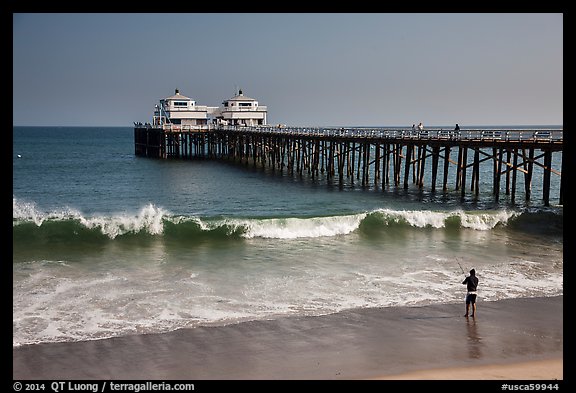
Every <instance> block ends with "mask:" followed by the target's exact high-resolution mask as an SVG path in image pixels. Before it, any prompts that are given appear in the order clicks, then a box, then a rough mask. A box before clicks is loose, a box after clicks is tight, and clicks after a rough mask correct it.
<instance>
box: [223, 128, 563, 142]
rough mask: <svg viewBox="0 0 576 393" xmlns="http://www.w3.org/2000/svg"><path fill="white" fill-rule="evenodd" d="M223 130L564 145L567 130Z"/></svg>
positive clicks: (362, 137) (344, 136) (340, 136)
mask: <svg viewBox="0 0 576 393" xmlns="http://www.w3.org/2000/svg"><path fill="white" fill-rule="evenodd" d="M216 130H220V131H230V132H234V131H239V132H257V133H266V134H270V133H273V134H287V135H293V136H298V137H301V136H313V137H330V138H334V137H337V138H346V137H349V138H361V139H402V140H451V141H482V142H494V141H506V142H527V141H534V142H550V143H562V142H563V139H564V136H563V130H558V129H524V130H495V129H470V130H459V131H456V130H443V129H429V130H412V129H393V128H333V127H286V126H282V127H278V126H225V125H220V126H216Z"/></svg>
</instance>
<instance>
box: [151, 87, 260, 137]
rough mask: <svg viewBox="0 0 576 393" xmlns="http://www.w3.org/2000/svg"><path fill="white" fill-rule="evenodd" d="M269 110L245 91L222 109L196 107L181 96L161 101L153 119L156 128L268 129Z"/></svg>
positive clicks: (176, 94)
mask: <svg viewBox="0 0 576 393" xmlns="http://www.w3.org/2000/svg"><path fill="white" fill-rule="evenodd" d="M267 114H268V109H267V107H266V106H262V105H259V104H258V101H257V100H256V99H254V98H250V97H247V96H245V95H244V94H243V93H242V90H239V91H238V94H236V95H235V96H234V97H232V98H230V99H228V100H226V101H224V102H222V106H221V107H214V106H206V105H197V104H196V101H194V100H193V99H191V98H189V97H186V96H184V95H182V94H180V91H179V90H178V89H176V90H175V93H174V95H172V96H170V97H166V98H164V99H162V100H160V104H159V105H156V107H155V109H154V115H153V117H152V125H153V126H169V127H171V128H172V127H176V128H182V129H184V128H191V129H194V128H199V129H201V128H208V125H209V124H227V125H240V126H242V125H244V126H255V125H266V124H267V119H266V116H267Z"/></svg>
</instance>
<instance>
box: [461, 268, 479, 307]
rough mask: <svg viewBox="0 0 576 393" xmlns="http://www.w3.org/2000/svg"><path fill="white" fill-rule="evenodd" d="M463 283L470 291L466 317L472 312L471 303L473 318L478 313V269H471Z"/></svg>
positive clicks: (467, 297) (467, 299) (467, 295)
mask: <svg viewBox="0 0 576 393" xmlns="http://www.w3.org/2000/svg"><path fill="white" fill-rule="evenodd" d="M462 284H466V287H467V289H468V293H467V294H466V314H464V316H465V317H468V314H469V312H470V305H472V314H470V315H471V316H472V318H474V315H476V288H477V287H478V277H476V270H474V269H472V270H470V275H469V276H467V277H466V278H465V279H464V281H462Z"/></svg>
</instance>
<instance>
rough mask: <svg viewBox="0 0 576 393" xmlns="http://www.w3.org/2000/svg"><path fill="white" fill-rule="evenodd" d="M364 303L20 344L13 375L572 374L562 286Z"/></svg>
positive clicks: (325, 376)
mask: <svg viewBox="0 0 576 393" xmlns="http://www.w3.org/2000/svg"><path fill="white" fill-rule="evenodd" d="M463 311H464V304H444V305H431V306H424V307H400V308H382V309H358V310H351V311H344V312H340V313H336V314H331V315H325V316H317V317H284V318H280V319H276V320H266V321H251V322H243V323H238V324H233V325H227V326H209V327H198V328H195V329H182V330H178V331H174V332H170V333H164V334H147V335H132V336H124V337H118V338H111V339H104V340H94V341H83V342H67V343H47V344H36V345H28V346H22V347H16V348H13V352H12V357H13V378H14V379H16V380H25V379H48V380H55V379H82V380H101V379H106V380H115V379H116V380H119V379H123V380H159V379H164V380H270V379H274V380H277V379H292V380H297V379H299V380H302V379H304V380H327V379H328V380H335V379H407V380H408V379H425V380H434V379H448V380H457V379H502V380H528V379H531V380H555V379H563V296H557V297H548V298H523V299H510V300H501V301H496V302H480V303H479V304H478V315H477V317H476V318H465V317H463V314H464V312H463Z"/></svg>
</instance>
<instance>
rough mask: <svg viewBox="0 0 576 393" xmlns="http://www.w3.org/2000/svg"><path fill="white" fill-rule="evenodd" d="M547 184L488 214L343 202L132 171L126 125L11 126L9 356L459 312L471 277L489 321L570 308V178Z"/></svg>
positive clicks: (321, 191)
mask: <svg viewBox="0 0 576 393" xmlns="http://www.w3.org/2000/svg"><path fill="white" fill-rule="evenodd" d="M463 129H464V128H463ZM560 161H561V153H555V154H554V155H553V167H555V168H557V170H560ZM428 170H429V168H428ZM452 170H453V169H452ZM481 170H482V171H487V172H488V173H489V172H490V171H491V170H492V168H491V163H490V162H487V163H486V164H484V165H483V166H482V168H481ZM541 176H542V174H541V171H540V172H539V171H538V168H536V169H535V175H534V178H533V181H532V198H531V200H530V202H526V201H525V200H524V198H523V192H522V190H523V183H522V182H521V181H522V178H523V176H519V181H520V183H519V185H518V188H517V190H518V191H517V196H516V201H515V203H514V204H512V203H511V202H510V199H509V196H507V195H505V194H504V192H503V191H501V193H500V199H499V201H495V200H494V197H493V195H492V184H491V180H492V179H491V177H490V176H489V175H481V176H480V180H481V184H480V190H481V194H480V196H479V197H475V196H474V195H473V194H472V193H470V192H467V193H466V196H465V198H463V199H462V198H460V191H455V190H453V187H454V184H451V189H449V190H448V191H446V192H444V191H442V190H441V187H438V186H437V191H436V192H435V193H432V192H430V187H429V184H430V181H429V180H426V181H425V186H424V189H419V188H418V187H417V186H416V185H414V184H411V185H410V187H409V189H408V190H404V189H403V187H402V186H400V187H398V188H396V187H394V186H390V187H388V188H385V189H381V188H379V187H376V186H372V185H371V186H367V187H361V186H360V185H358V184H356V185H355V186H350V185H347V186H344V187H339V186H338V185H333V184H330V182H327V181H326V179H325V178H323V177H322V176H320V177H315V178H313V179H312V178H311V177H308V176H304V177H302V178H300V177H299V176H298V175H290V174H287V173H286V171H284V173H282V174H280V173H279V172H278V171H276V172H275V173H273V172H272V171H270V170H269V169H266V168H264V169H263V168H253V167H252V166H251V165H248V166H246V165H242V164H238V163H231V162H224V161H213V160H192V161H185V160H155V159H147V158H142V157H136V156H135V154H134V143H133V129H132V127H13V190H12V193H13V227H12V228H13V243H12V245H13V251H12V253H13V254H12V255H13V264H12V266H13V270H12V274H13V346H14V347H18V346H22V345H31V344H37V343H44V342H66V341H83V340H94V339H102V338H109V337H118V336H125V335H133V334H144V333H159V332H168V331H173V330H176V329H181V328H194V327H198V326H208V325H226V324H233V323H238V322H241V321H248V320H263V319H275V318H280V317H283V316H294V315H295V316H304V315H307V316H311V315H312V316H313V315H325V314H330V313H335V312H339V311H342V310H348V309H356V308H376V307H409V306H418V305H430V304H443V303H458V302H461V303H462V312H464V296H465V294H466V290H465V286H464V285H462V284H461V282H462V281H463V279H464V277H465V273H466V274H467V273H468V271H469V270H470V269H471V268H474V269H476V272H477V276H478V278H479V281H480V284H479V287H478V312H479V313H481V310H482V303H483V302H491V301H495V300H500V299H510V298H524V297H541V296H544V297H546V296H556V295H561V294H563V207H562V206H559V205H558V204H557V201H558V195H559V186H560V185H559V183H560V180H559V177H558V176H555V175H553V176H552V185H551V193H550V195H551V205H550V206H544V204H543V202H542V200H541V195H542V190H541V184H542V181H541ZM439 178H440V179H441V177H440V176H439ZM427 179H429V177H428V178H427Z"/></svg>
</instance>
